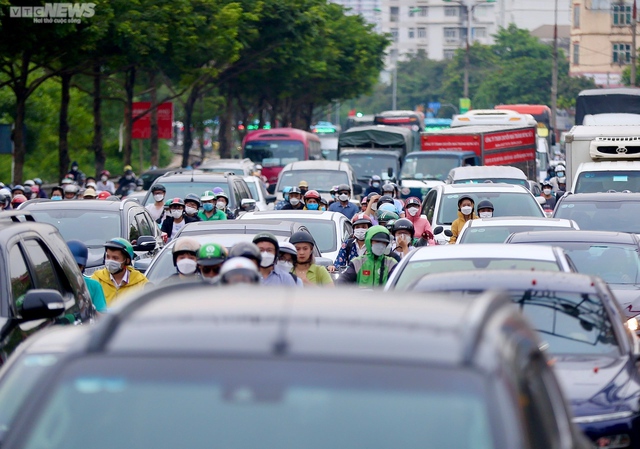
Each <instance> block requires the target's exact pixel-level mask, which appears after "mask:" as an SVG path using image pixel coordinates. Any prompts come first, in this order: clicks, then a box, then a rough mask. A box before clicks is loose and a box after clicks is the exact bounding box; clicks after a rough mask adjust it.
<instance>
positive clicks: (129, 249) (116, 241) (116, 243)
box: [104, 237, 136, 260]
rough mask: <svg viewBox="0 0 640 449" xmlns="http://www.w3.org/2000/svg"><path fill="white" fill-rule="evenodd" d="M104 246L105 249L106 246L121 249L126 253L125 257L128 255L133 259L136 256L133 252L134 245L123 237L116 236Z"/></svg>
mask: <svg viewBox="0 0 640 449" xmlns="http://www.w3.org/2000/svg"><path fill="white" fill-rule="evenodd" d="M104 247H105V249H106V248H109V249H119V250H120V251H122V252H123V253H124V255H125V257H128V258H129V259H131V260H133V259H134V258H135V257H136V255H135V253H134V252H133V246H131V243H129V242H128V241H127V240H125V239H123V238H122V237H116V238H113V239H111V240H109V241H108V242H107V243H105V244H104Z"/></svg>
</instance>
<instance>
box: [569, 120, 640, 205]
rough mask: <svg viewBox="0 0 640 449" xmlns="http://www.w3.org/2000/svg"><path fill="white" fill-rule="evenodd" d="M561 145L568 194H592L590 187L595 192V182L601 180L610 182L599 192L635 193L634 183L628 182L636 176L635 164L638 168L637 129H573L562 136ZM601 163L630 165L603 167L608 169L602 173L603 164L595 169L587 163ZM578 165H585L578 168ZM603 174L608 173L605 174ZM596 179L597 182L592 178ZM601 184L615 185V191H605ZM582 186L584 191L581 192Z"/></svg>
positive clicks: (639, 130)
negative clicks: (626, 191)
mask: <svg viewBox="0 0 640 449" xmlns="http://www.w3.org/2000/svg"><path fill="white" fill-rule="evenodd" d="M565 144H566V162H567V190H568V191H571V192H573V193H580V192H586V191H593V188H598V189H599V188H600V187H599V185H597V183H598V182H601V181H606V179H605V178H608V177H610V178H611V182H608V181H607V182H603V187H602V188H603V190H602V191H605V192H606V191H607V190H616V191H622V190H631V191H638V190H636V187H635V185H636V183H635V182H633V183H632V182H629V181H630V180H631V178H635V176H636V175H637V174H638V173H639V172H638V171H637V170H638V169H637V168H636V165H640V126H637V125H636V126H634V125H622V126H617V125H607V126H604V125H603V126H584V125H579V126H574V127H573V128H572V129H571V131H569V133H568V134H567V135H566V137H565ZM602 161H611V162H613V161H626V162H629V161H633V162H632V163H631V164H629V163H627V164H605V165H606V166H607V167H606V168H607V169H609V170H604V169H605V166H604V165H603V166H597V167H596V166H595V165H596V164H590V163H593V162H595V163H599V162H602ZM581 164H585V165H583V166H582V167H581ZM607 171H609V172H610V173H606V172H607ZM614 176H616V177H615V181H614ZM596 177H600V178H601V179H595V178H596ZM625 177H626V178H625ZM589 184H591V185H590V186H589ZM605 184H607V185H609V186H612V185H614V184H615V187H616V188H613V187H610V188H606V187H605ZM583 186H584V189H585V190H582V187H583ZM587 186H589V187H588V188H587ZM594 186H595V187H594Z"/></svg>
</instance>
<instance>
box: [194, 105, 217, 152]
mask: <svg viewBox="0 0 640 449" xmlns="http://www.w3.org/2000/svg"><path fill="white" fill-rule="evenodd" d="M199 100H200V101H199V104H200V120H199V122H200V123H199V124H198V131H199V133H198V142H200V161H204V159H205V157H206V155H205V152H204V144H205V141H204V129H205V124H204V94H202V95H201V96H200V98H199ZM212 144H213V142H212Z"/></svg>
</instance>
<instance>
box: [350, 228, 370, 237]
mask: <svg viewBox="0 0 640 449" xmlns="http://www.w3.org/2000/svg"><path fill="white" fill-rule="evenodd" d="M366 234H367V230H366V229H354V230H353V236H354V237H355V238H356V239H358V240H364V236H365V235H366Z"/></svg>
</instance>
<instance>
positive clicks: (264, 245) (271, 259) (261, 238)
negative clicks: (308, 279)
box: [253, 232, 297, 287]
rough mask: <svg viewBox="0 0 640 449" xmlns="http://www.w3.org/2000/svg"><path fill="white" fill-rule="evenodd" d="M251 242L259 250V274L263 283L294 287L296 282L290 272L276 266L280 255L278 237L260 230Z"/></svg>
mask: <svg viewBox="0 0 640 449" xmlns="http://www.w3.org/2000/svg"><path fill="white" fill-rule="evenodd" d="M253 243H255V245H256V246H257V247H258V249H259V250H260V255H261V256H262V259H261V260H260V267H259V269H260V275H261V276H262V284H263V285H286V286H291V287H295V286H297V283H296V281H295V279H294V278H293V276H291V274H290V273H287V272H285V271H282V270H280V269H278V268H277V267H276V264H277V262H278V258H279V256H280V254H279V253H280V246H279V244H278V239H276V237H275V236H274V235H273V234H270V233H268V232H262V233H260V234H257V235H256V236H255V237H254V238H253Z"/></svg>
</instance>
